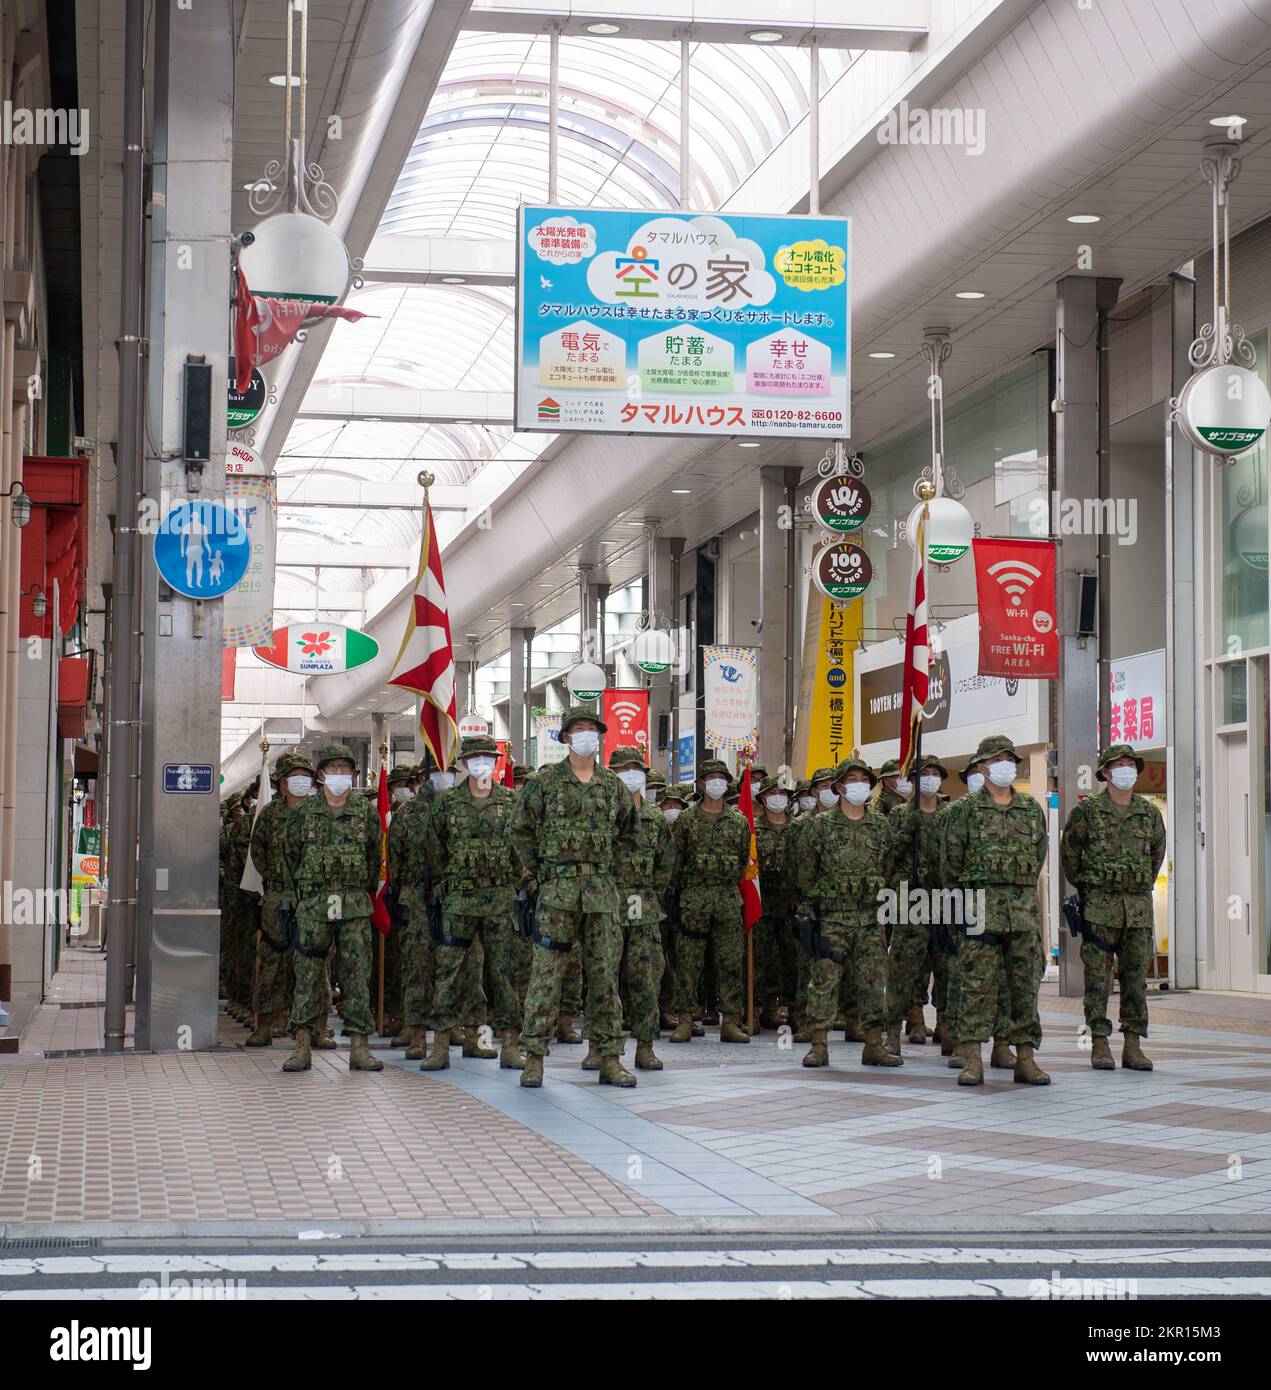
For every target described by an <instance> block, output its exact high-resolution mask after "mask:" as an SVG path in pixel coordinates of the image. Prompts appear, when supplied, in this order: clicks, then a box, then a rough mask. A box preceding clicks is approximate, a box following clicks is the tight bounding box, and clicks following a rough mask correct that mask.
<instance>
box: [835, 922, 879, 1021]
mask: <svg viewBox="0 0 1271 1390" xmlns="http://www.w3.org/2000/svg"><path fill="white" fill-rule="evenodd" d="M886 939H887V938H886V937H885V936H884V938H883V940H884V941H886ZM860 1012H861V1010H860V998H859V991H858V988H857V980H856V972H855V971H854V970H844V972H843V978H842V980H840V981H839V1013H841V1014H842V1015H843V1017H844V1018H853V1017H855V1018H859V1017H860Z"/></svg>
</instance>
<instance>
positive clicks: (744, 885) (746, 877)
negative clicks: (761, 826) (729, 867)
mask: <svg viewBox="0 0 1271 1390" xmlns="http://www.w3.org/2000/svg"><path fill="white" fill-rule="evenodd" d="M737 809H738V810H739V811H740V812H741V813H742V815H743V816H745V818H746V824H747V825H748V826H749V827H750V857H749V858H748V859H747V860H746V869H745V872H744V873H743V874H742V876H741V882H740V883H739V884H738V885H737V886H738V888H739V889H740V890H741V901H742V910H743V912H744V920H745V924H746V930H747V931H749V930H750V929H751V927H753V926H754V925H755V923H756V922H757V921H758V920H759V918H760V917H761V916H762V915H763V898H762V895H761V892H760V886H759V850H758V847H757V845H756V843H755V802H754V797H753V795H752V794H751V790H750V764H749V763H747V764H746V770H745V771H744V772H743V773H742V774H741V789H740V792H739V794H738V797H737Z"/></svg>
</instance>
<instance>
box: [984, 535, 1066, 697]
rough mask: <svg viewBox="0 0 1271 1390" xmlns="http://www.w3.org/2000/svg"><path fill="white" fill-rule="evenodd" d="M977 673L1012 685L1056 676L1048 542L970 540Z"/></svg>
mask: <svg viewBox="0 0 1271 1390" xmlns="http://www.w3.org/2000/svg"><path fill="white" fill-rule="evenodd" d="M972 551H973V554H974V557H975V593H976V601H977V603H978V605H979V610H980V674H981V675H982V676H1011V677H1014V678H1015V679H1016V680H1053V679H1055V678H1056V677H1057V676H1058V675H1059V632H1058V624H1057V623H1056V622H1055V546H1054V542H1053V541H1015V540H976V541H973V542H972Z"/></svg>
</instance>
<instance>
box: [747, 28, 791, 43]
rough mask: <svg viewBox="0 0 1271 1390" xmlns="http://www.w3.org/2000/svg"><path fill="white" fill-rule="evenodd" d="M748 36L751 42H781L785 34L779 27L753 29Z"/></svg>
mask: <svg viewBox="0 0 1271 1390" xmlns="http://www.w3.org/2000/svg"><path fill="white" fill-rule="evenodd" d="M746 37H747V38H748V39H749V40H750V42H751V43H780V42H781V40H782V39H784V38H785V35H784V34H783V33H781V31H780V30H779V29H752V30H751V31H750V33H748V34H747V35H746Z"/></svg>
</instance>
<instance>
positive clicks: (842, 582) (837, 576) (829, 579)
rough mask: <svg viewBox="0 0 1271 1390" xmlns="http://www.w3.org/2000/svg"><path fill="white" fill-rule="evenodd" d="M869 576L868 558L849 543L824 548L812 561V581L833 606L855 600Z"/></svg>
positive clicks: (858, 548) (865, 585)
mask: <svg viewBox="0 0 1271 1390" xmlns="http://www.w3.org/2000/svg"><path fill="white" fill-rule="evenodd" d="M873 577H874V567H873V565H871V564H870V561H869V556H868V555H866V553H865V552H864V551H863V550H862V549H861V547H860V546H859V545H857V544H855V542H853V541H836V542H835V543H834V544H833V545H827V546H825V548H824V549H823V550H821V551H820V552H819V553H818V554H817V556H816V557H815V559H813V561H812V582H813V583H814V584H815V585H816V587H817V588H818V589H819V590H820V591H821V592H822V593H823V594H824V595H825V597H826V598H828V599H831V600H832V601H833V602H834V603H846V602H847V601H848V600H849V599H854V598H859V597H860V596H861V595H862V594H863V593H864V592H865V590H866V589H868V588H869V583H870V580H871V579H873Z"/></svg>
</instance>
